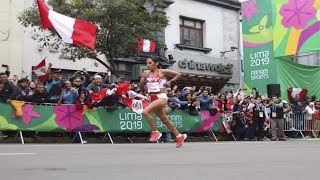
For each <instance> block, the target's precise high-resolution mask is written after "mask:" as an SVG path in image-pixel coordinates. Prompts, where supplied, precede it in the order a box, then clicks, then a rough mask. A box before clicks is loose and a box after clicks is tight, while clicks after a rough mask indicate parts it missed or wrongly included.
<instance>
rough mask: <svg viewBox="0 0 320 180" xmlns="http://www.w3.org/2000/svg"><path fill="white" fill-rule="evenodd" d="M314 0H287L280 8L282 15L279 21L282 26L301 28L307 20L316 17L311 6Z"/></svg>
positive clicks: (315, 12)
mask: <svg viewBox="0 0 320 180" xmlns="http://www.w3.org/2000/svg"><path fill="white" fill-rule="evenodd" d="M313 3H314V0H289V1H288V3H287V4H284V5H283V6H282V7H281V9H280V15H281V16H282V17H283V19H282V21H281V23H282V25H283V26H284V27H286V28H290V27H292V26H293V27H294V28H295V29H297V30H299V29H303V28H305V27H306V25H307V23H308V21H309V20H312V19H313V18H315V17H316V14H317V10H316V8H314V7H313Z"/></svg>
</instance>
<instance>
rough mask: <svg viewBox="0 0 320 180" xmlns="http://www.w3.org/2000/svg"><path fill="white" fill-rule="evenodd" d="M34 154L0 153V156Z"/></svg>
mask: <svg viewBox="0 0 320 180" xmlns="http://www.w3.org/2000/svg"><path fill="white" fill-rule="evenodd" d="M34 154H36V153H0V156H20V155H34Z"/></svg>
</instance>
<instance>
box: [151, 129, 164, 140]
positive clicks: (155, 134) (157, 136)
mask: <svg viewBox="0 0 320 180" xmlns="http://www.w3.org/2000/svg"><path fill="white" fill-rule="evenodd" d="M161 136H162V134H161V132H159V131H152V132H151V136H150V139H149V141H150V142H157V141H158V140H159V139H160V138H161Z"/></svg>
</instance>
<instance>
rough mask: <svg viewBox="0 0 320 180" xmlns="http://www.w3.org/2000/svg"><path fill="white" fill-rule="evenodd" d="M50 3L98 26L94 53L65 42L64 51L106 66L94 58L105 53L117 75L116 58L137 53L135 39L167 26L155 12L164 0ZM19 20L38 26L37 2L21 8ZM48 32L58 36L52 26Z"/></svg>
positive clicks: (51, 0)
mask: <svg viewBox="0 0 320 180" xmlns="http://www.w3.org/2000/svg"><path fill="white" fill-rule="evenodd" d="M49 4H50V5H51V6H52V7H53V9H54V11H56V12H59V13H61V14H64V15H66V16H70V17H77V18H79V19H83V20H86V21H91V22H93V23H95V24H96V25H97V26H98V29H97V39H96V50H95V51H94V52H91V51H90V50H89V49H87V48H85V47H81V46H75V45H64V47H65V49H64V50H63V52H68V53H70V54H71V56H70V59H72V60H76V59H80V58H85V57H89V58H91V59H95V60H98V61H99V62H100V63H102V64H104V65H105V66H107V65H106V64H105V63H104V62H103V61H102V60H100V59H99V58H98V57H97V55H98V54H104V55H105V56H106V57H107V60H108V61H109V62H110V65H111V67H108V66H107V68H108V69H110V71H111V72H112V73H113V74H116V72H115V71H114V70H115V66H114V60H115V58H118V57H124V56H132V55H135V54H136V53H137V52H136V51H137V48H136V46H137V44H136V39H137V38H139V37H143V38H147V39H155V38H156V37H155V32H156V31H160V30H163V29H164V28H165V27H166V26H167V25H168V18H167V16H166V15H165V14H164V13H163V12H161V11H157V9H158V8H161V7H164V2H163V0H71V1H70V0H49ZM148 9H152V11H150V10H149V11H148ZM18 20H19V22H20V23H21V24H22V25H23V26H25V27H28V26H36V27H39V28H40V18H39V11H38V7H37V4H36V3H35V4H34V5H33V7H31V8H28V9H26V10H24V11H23V12H22V13H21V14H20V15H19V17H18ZM50 31H51V32H52V33H51V35H50V36H58V35H57V33H56V32H55V31H54V29H51V30H50ZM59 43H62V42H61V41H60V42H59Z"/></svg>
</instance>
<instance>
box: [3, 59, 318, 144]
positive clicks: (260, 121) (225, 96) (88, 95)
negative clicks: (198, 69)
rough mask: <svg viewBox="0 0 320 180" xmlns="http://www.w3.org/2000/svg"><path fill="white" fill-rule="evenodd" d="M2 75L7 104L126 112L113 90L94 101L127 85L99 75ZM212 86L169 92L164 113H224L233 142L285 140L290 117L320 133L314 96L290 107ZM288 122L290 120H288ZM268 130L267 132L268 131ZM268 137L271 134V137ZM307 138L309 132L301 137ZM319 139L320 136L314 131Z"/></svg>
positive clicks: (275, 100) (121, 98)
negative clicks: (306, 119)
mask: <svg viewBox="0 0 320 180" xmlns="http://www.w3.org/2000/svg"><path fill="white" fill-rule="evenodd" d="M2 67H4V68H5V69H6V71H5V72H0V102H4V103H10V102H11V101H12V100H21V101H27V102H33V103H57V104H58V105H61V104H75V105H76V107H77V108H78V109H82V108H83V106H84V105H86V106H88V107H89V108H91V109H92V108H94V107H105V108H106V109H107V110H109V111H111V110H115V109H117V108H124V107H126V103H125V98H126V96H125V95H122V96H119V95H116V94H114V91H113V92H112V91H111V92H110V91H108V92H106V93H107V96H105V97H102V98H101V99H99V101H96V100H95V98H92V97H93V96H92V95H93V94H95V93H96V94H99V93H101V91H103V89H106V88H107V89H109V90H113V89H115V88H117V87H118V86H119V85H120V84H121V83H123V82H124V81H125V80H124V79H123V78H121V77H119V78H118V79H117V81H116V82H114V83H111V82H109V81H108V78H103V76H102V74H101V73H96V74H95V75H93V76H90V75H89V73H88V71H87V70H86V69H85V68H84V69H83V70H82V71H77V72H76V73H75V74H74V75H73V76H72V77H71V78H70V79H69V80H67V81H62V74H61V70H52V64H49V67H48V69H47V71H46V80H45V81H44V82H37V81H31V82H30V81H29V80H28V79H27V78H21V79H19V78H18V77H17V76H16V75H14V76H12V77H13V78H12V79H9V77H10V71H9V66H8V65H3V66H2ZM130 88H131V90H133V91H136V92H137V93H141V94H142V95H143V96H146V97H148V94H146V93H145V91H144V90H143V89H139V88H138V86H137V84H136V83H131V86H130ZM211 89H212V88H211V87H208V86H202V87H198V88H197V87H196V86H192V85H190V86H187V87H180V88H179V87H177V86H174V87H172V88H171V87H168V88H167V95H168V103H167V106H166V107H165V111H166V112H167V113H170V112H171V111H175V110H177V109H180V110H185V111H188V112H189V113H190V115H199V112H200V110H208V111H209V112H210V114H211V115H212V116H214V115H216V114H217V113H220V114H222V117H223V122H224V125H225V127H226V129H227V132H232V133H234V134H235V135H236V138H237V140H246V141H249V140H250V141H251V140H265V139H266V137H269V138H270V139H271V140H272V141H275V140H283V141H285V140H287V136H286V135H285V134H284V124H285V118H286V116H287V115H288V114H290V113H295V114H308V115H310V116H311V117H312V119H314V121H315V122H314V124H313V127H314V128H317V129H320V120H319V119H320V118H319V117H320V116H319V115H318V114H320V113H319V109H320V101H318V100H316V97H314V96H313V97H311V98H310V99H307V100H306V99H304V98H300V97H299V95H297V96H296V97H295V98H294V99H292V100H291V101H290V102H287V101H282V100H280V99H279V97H278V96H277V95H273V96H272V97H270V99H269V98H268V97H266V96H265V95H264V94H259V92H258V91H257V89H256V88H253V90H252V92H251V93H250V95H247V96H246V95H245V89H238V90H237V91H235V92H233V91H228V92H224V93H218V94H212V93H211ZM287 119H288V118H287ZM291 128H292V129H293V130H294V128H295V127H293V125H291ZM269 130H270V131H269ZM269 132H271V133H269ZM305 135H306V136H310V135H311V134H310V132H305ZM318 135H319V132H318Z"/></svg>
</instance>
